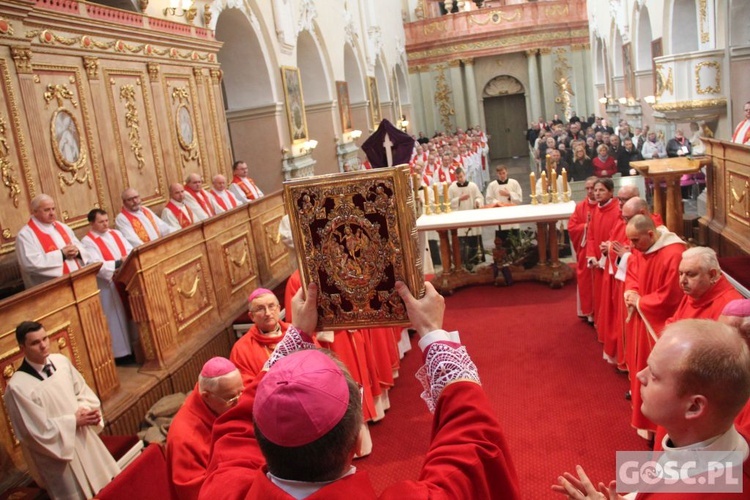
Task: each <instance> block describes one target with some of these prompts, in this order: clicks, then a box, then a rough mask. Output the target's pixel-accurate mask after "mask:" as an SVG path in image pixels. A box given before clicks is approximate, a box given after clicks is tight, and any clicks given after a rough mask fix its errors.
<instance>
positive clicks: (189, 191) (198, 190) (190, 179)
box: [184, 173, 215, 222]
mask: <svg viewBox="0 0 750 500" xmlns="http://www.w3.org/2000/svg"><path fill="white" fill-rule="evenodd" d="M184 202H185V206H187V207H188V208H189V209H190V210H191V211H192V212H193V215H194V216H195V220H196V222H197V221H202V220H206V219H208V218H209V217H212V216H213V215H215V212H214V207H213V206H212V205H211V199H210V198H209V196H208V193H207V192H206V190H205V189H203V178H202V177H201V175H200V174H196V173H192V174H189V175H188V176H187V177H186V178H185V198H184Z"/></svg>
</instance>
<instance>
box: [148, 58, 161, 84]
mask: <svg viewBox="0 0 750 500" xmlns="http://www.w3.org/2000/svg"><path fill="white" fill-rule="evenodd" d="M146 68H147V69H148V77H149V78H150V79H151V81H152V82H153V81H156V80H158V79H159V63H152V62H150V63H146Z"/></svg>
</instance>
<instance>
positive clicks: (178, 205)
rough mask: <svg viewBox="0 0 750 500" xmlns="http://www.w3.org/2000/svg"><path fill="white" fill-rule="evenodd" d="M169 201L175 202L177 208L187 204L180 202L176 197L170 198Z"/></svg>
mask: <svg viewBox="0 0 750 500" xmlns="http://www.w3.org/2000/svg"><path fill="white" fill-rule="evenodd" d="M169 201H170V202H172V203H173V204H174V206H176V207H177V208H182V207H184V206H185V204H184V203H182V202H179V201H177V200H175V199H174V198H170V199H169Z"/></svg>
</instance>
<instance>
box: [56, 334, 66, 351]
mask: <svg viewBox="0 0 750 500" xmlns="http://www.w3.org/2000/svg"><path fill="white" fill-rule="evenodd" d="M66 347H68V341H67V340H66V339H65V337H64V336H62V335H61V336H60V337H58V338H57V348H58V349H60V350H61V351H62V350H63V349H65V348H66Z"/></svg>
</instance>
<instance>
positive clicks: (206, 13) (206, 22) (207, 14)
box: [203, 4, 213, 28]
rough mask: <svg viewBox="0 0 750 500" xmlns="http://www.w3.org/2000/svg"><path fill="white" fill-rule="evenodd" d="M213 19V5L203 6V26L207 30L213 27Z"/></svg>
mask: <svg viewBox="0 0 750 500" xmlns="http://www.w3.org/2000/svg"><path fill="white" fill-rule="evenodd" d="M211 17H213V14H212V13H211V4H205V5H203V26H205V27H206V28H208V27H209V26H210V25H211Z"/></svg>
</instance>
